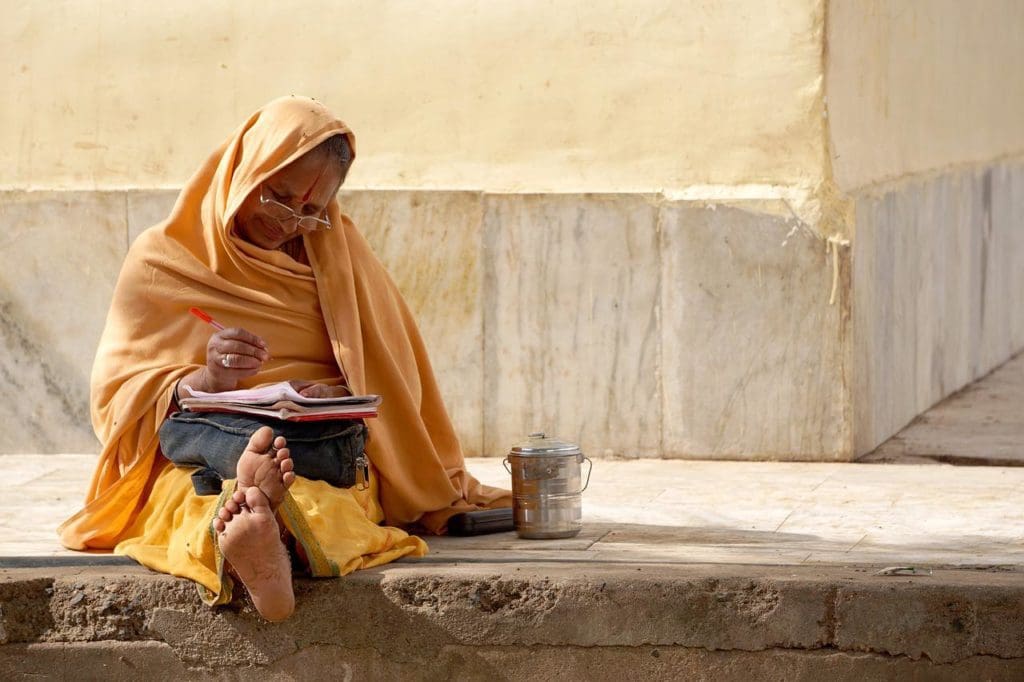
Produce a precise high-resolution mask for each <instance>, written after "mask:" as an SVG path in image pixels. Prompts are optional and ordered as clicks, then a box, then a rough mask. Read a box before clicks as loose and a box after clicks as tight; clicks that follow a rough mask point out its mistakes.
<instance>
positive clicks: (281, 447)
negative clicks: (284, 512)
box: [236, 426, 295, 511]
mask: <svg viewBox="0 0 1024 682" xmlns="http://www.w3.org/2000/svg"><path fill="white" fill-rule="evenodd" d="M294 468H295V465H294V464H293V463H292V455H291V452H290V451H289V450H288V442H287V441H286V440H285V439H284V436H278V437H277V438H274V431H273V430H272V429H271V428H270V427H269V426H264V427H262V428H260V429H259V430H258V431H256V433H254V434H252V438H250V439H249V445H248V446H246V448H245V451H244V452H243V453H242V456H241V457H239V458H238V467H237V469H236V475H237V477H238V487H237V490H240V491H241V492H243V493H244V492H245V491H246V490H247V489H248V488H250V487H251V486H256V487H257V488H259V489H260V492H262V493H263V495H264V496H266V498H267V500H268V502H269V504H270V509H271V510H272V511H277V508H278V507H280V506H281V502H282V501H283V500H284V495H285V493H286V492H287V491H288V488H289V487H291V484H292V482H293V481H295V472H294V471H293V469H294Z"/></svg>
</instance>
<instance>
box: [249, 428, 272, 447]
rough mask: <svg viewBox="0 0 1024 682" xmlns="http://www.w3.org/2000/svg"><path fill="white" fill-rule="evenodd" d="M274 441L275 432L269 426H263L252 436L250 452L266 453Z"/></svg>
mask: <svg viewBox="0 0 1024 682" xmlns="http://www.w3.org/2000/svg"><path fill="white" fill-rule="evenodd" d="M273 440H274V430H273V429H272V428H270V427H269V426H261V427H260V428H259V429H257V430H256V433H254V434H252V438H250V439H249V447H248V448H247V449H248V450H252V451H253V452H266V451H267V450H269V449H270V443H271V442H272V441H273Z"/></svg>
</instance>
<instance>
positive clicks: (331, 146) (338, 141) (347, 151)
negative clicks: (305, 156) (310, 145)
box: [313, 133, 352, 168]
mask: <svg viewBox="0 0 1024 682" xmlns="http://www.w3.org/2000/svg"><path fill="white" fill-rule="evenodd" d="M313 151H319V152H324V153H326V154H327V155H328V156H330V157H331V158H332V159H335V160H336V161H337V162H338V163H339V164H340V165H341V166H342V167H343V168H344V167H346V166H348V165H349V164H350V163H352V145H350V144H349V142H348V136H347V135H345V134H344V133H338V134H337V135H332V136H331V137H328V138H327V139H326V140H324V141H323V142H321V143H320V144H318V145H317V146H316V147H315V148H314V149H313Z"/></svg>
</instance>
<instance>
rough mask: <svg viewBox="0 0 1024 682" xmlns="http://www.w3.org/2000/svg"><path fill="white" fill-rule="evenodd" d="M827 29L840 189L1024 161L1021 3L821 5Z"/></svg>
mask: <svg viewBox="0 0 1024 682" xmlns="http://www.w3.org/2000/svg"><path fill="white" fill-rule="evenodd" d="M827 23H828V35H827V42H828V58H827V77H826V93H827V99H828V105H827V106H828V116H829V127H830V131H831V138H832V145H833V149H832V155H833V158H832V164H833V169H834V172H835V178H836V181H837V182H838V184H839V186H840V188H842V189H843V190H846V191H851V190H854V189H856V188H861V187H864V186H866V185H871V184H874V183H878V182H880V181H884V180H892V179H895V178H900V177H903V176H908V175H913V174H920V173H924V172H929V171H936V170H940V169H944V168H947V167H949V166H953V165H959V164H967V163H979V162H986V161H990V160H992V159H996V158H1000V157H1004V156H1012V155H1018V154H1022V153H1024V125H1022V121H1024V2H1020V0H978V1H976V2H964V0H829V3H828V22H827Z"/></svg>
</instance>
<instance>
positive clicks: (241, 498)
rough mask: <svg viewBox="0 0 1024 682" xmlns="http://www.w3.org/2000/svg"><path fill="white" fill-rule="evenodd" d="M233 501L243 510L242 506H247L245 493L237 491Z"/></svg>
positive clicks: (232, 498)
mask: <svg viewBox="0 0 1024 682" xmlns="http://www.w3.org/2000/svg"><path fill="white" fill-rule="evenodd" d="M231 501H232V502H234V503H235V506H236V507H239V508H241V507H242V505H243V504H245V491H244V490H236V491H235V492H234V494H233V495H231Z"/></svg>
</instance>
